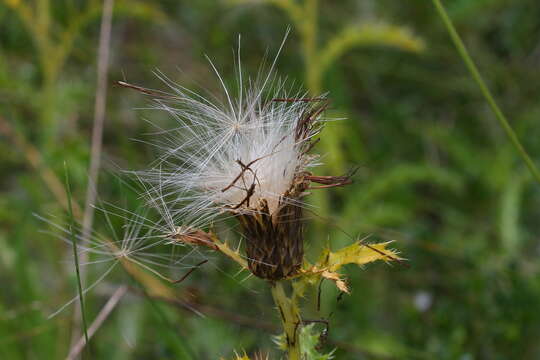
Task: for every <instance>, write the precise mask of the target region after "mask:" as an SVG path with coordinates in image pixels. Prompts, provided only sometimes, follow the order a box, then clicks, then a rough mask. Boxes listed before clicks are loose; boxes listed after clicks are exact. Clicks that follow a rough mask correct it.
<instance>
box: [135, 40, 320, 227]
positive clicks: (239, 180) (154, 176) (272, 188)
mask: <svg viewBox="0 0 540 360" xmlns="http://www.w3.org/2000/svg"><path fill="white" fill-rule="evenodd" d="M282 46H283V44H282ZM280 50H281V48H280ZM278 55H279V52H278ZM276 58H277V57H276ZM210 63H211V62H210ZM211 65H212V68H213V69H214V71H215V73H216V75H217V76H218V79H219V81H220V83H221V86H222V89H223V92H224V96H223V97H224V98H225V101H224V102H220V101H219V100H217V99H216V98H213V99H208V98H204V97H202V96H200V95H198V94H196V93H194V92H192V91H190V90H188V89H185V88H183V87H181V86H179V85H177V84H175V83H173V82H172V81H170V80H169V79H168V78H166V77H165V76H163V74H159V75H158V76H159V77H160V78H161V79H162V80H163V81H164V82H165V83H166V84H167V86H168V87H169V88H170V89H171V90H172V93H170V94H165V93H161V92H154V94H162V95H163V96H158V97H157V98H156V99H155V102H156V105H155V106H154V108H156V109H159V110H163V111H166V112H167V113H168V114H170V116H171V117H172V118H173V119H174V120H175V121H176V122H177V126H176V127H175V128H174V129H171V130H167V131H163V132H161V133H160V134H157V135H156V140H154V141H153V142H152V143H153V144H154V145H156V146H157V147H158V148H159V149H160V151H161V156H160V157H159V159H158V160H157V161H156V162H155V163H154V166H153V167H152V168H151V169H149V170H146V171H140V172H136V174H137V176H138V177H139V179H140V180H141V181H142V183H143V184H144V186H145V195H146V197H147V198H148V199H149V202H150V203H151V204H152V205H153V206H154V207H156V208H157V209H158V210H159V211H161V212H162V215H164V218H166V221H168V222H169V223H170V224H169V225H170V226H171V227H172V228H177V227H178V226H181V227H204V226H206V225H208V224H209V223H210V222H211V221H213V220H214V219H215V218H216V217H217V216H219V215H220V214H223V213H224V212H227V213H231V212H233V213H236V214H240V213H247V212H253V211H258V210H257V204H259V202H260V200H262V199H264V200H265V201H266V202H267V204H268V209H269V212H270V214H272V212H274V211H275V210H276V209H277V207H278V205H279V204H280V203H283V202H286V201H298V199H287V198H286V194H287V191H288V190H289V189H290V188H291V186H292V184H293V181H294V180H295V177H296V176H297V175H298V174H301V173H303V172H305V171H306V170H307V169H308V168H310V167H313V166H316V165H317V159H318V157H317V156H314V155H309V154H307V148H308V147H309V144H310V143H311V140H312V139H313V137H314V136H316V135H317V134H318V133H319V130H320V124H321V122H322V120H321V119H320V117H321V115H320V112H317V113H316V114H315V115H313V114H314V112H313V109H314V102H312V101H305V100H306V99H301V100H299V99H300V98H302V96H301V95H303V94H300V93H299V92H295V93H294V95H292V96H291V91H287V90H286V89H285V86H286V84H285V82H281V81H279V80H276V79H275V77H274V76H273V74H272V73H273V68H274V66H275V60H274V62H273V64H272V66H271V68H270V70H269V71H268V73H267V75H266V76H264V77H261V75H260V72H259V75H258V77H257V79H254V80H253V79H251V78H249V77H247V78H244V77H243V73H242V69H241V64H240V60H239V58H238V69H237V76H238V79H237V83H238V86H237V87H238V91H237V96H233V95H232V94H231V91H230V90H229V88H228V87H227V86H226V85H225V83H224V81H223V79H222V77H221V76H220V75H219V73H218V71H217V70H216V68H215V67H214V65H213V64H212V63H211ZM297 100H298V101H297ZM318 100H319V101H320V100H322V99H318ZM309 114H311V115H313V116H314V117H315V119H310V124H309V126H307V127H305V128H303V127H302V124H301V122H302V121H304V120H305V118H306V116H309ZM232 210H234V211H232ZM167 219H168V220H167Z"/></svg>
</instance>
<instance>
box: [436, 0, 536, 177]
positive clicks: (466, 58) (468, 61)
mask: <svg viewBox="0 0 540 360" xmlns="http://www.w3.org/2000/svg"><path fill="white" fill-rule="evenodd" d="M432 1H433V5H435V8H436V9H437V13H438V14H439V16H440V17H441V19H442V21H443V22H444V25H445V26H446V29H447V30H448V33H449V34H450V38H451V39H452V41H453V42H454V45H455V46H456V48H457V51H458V53H459V55H460V56H461V58H462V59H463V62H464V63H465V65H466V67H467V69H468V70H469V72H470V73H471V76H472V77H473V79H474V81H475V82H476V84H477V85H478V87H479V88H480V91H481V92H482V95H483V96H484V98H485V99H486V101H487V103H488V105H489V107H490V108H491V110H493V112H494V113H495V117H496V118H497V120H498V121H499V123H500V125H501V126H502V128H503V129H504V131H505V132H506V135H507V136H508V138H509V139H510V142H511V143H512V145H513V146H514V147H515V148H516V150H517V151H518V153H519V155H520V156H521V157H522V158H523V161H525V164H526V165H527V167H528V168H529V171H530V172H531V174H532V175H533V177H534V178H535V180H536V181H537V182H538V183H540V171H539V170H538V168H537V167H536V165H535V164H534V162H533V160H532V159H531V157H530V156H529V154H528V153H527V151H526V150H525V148H524V147H523V145H522V144H521V142H520V141H519V138H518V136H517V135H516V133H515V131H514V130H513V129H512V127H511V126H510V123H509V122H508V120H507V119H506V116H505V115H504V114H503V112H502V111H501V109H500V108H499V106H498V105H497V102H496V101H495V99H494V97H493V95H492V94H491V91H490V90H489V88H488V87H487V85H486V83H485V82H484V80H483V78H482V75H480V72H479V71H478V68H477V67H476V65H475V63H474V61H473V60H472V58H471V56H470V55H469V52H468V51H467V48H466V47H465V44H464V43H463V41H462V40H461V38H460V36H459V34H458V33H457V31H456V28H455V27H454V24H453V23H452V20H451V19H450V17H449V16H448V13H447V12H446V10H445V8H444V6H443V5H442V3H441V1H440V0H432Z"/></svg>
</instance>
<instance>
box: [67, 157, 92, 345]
mask: <svg viewBox="0 0 540 360" xmlns="http://www.w3.org/2000/svg"><path fill="white" fill-rule="evenodd" d="M64 172H65V175H66V196H67V200H68V218H69V219H68V220H69V222H68V230H69V234H70V237H71V242H72V244H73V257H74V259H75V272H76V274H77V290H78V292H79V303H80V305H81V315H82V326H83V330H84V340H85V343H86V344H88V331H87V326H86V316H85V313H84V294H83V289H82V283H81V272H80V269H79V256H78V253H77V237H76V236H75V234H74V233H73V229H74V228H75V219H74V217H73V206H72V203H71V188H70V185H69V175H68V170H67V165H66V163H65V162H64Z"/></svg>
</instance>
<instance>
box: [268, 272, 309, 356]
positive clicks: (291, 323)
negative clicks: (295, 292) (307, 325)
mask: <svg viewBox="0 0 540 360" xmlns="http://www.w3.org/2000/svg"><path fill="white" fill-rule="evenodd" d="M270 289H271V291H272V297H273V298H274V302H275V304H276V306H277V308H278V311H279V316H280V318H281V323H282V325H283V332H284V333H285V340H284V345H285V348H286V350H287V354H288V360H300V359H301V358H302V357H301V352H300V338H299V336H298V333H299V330H300V322H301V318H300V310H299V309H298V305H297V303H296V302H295V301H293V299H292V298H289V297H287V295H286V294H285V290H284V289H283V284H282V282H281V281H276V282H273V283H272V284H271V285H270Z"/></svg>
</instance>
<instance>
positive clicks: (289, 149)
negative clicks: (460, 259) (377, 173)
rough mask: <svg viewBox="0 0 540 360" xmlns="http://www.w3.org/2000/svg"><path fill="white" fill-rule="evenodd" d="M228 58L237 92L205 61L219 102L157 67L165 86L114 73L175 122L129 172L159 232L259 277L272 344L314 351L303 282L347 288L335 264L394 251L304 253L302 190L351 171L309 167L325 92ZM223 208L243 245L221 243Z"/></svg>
mask: <svg viewBox="0 0 540 360" xmlns="http://www.w3.org/2000/svg"><path fill="white" fill-rule="evenodd" d="M282 46H283V44H282ZM280 51H281V48H280ZM278 54H279V52H278ZM276 58H277V57H276ZM211 64H212V63H211ZM237 64H238V69H237V74H238V81H237V85H238V86H237V88H238V91H237V94H236V96H235V95H233V93H232V91H231V90H230V89H229V87H228V86H227V85H226V84H225V81H224V80H223V79H222V77H221V76H220V75H219V73H218V71H217V70H216V67H215V66H214V65H213V64H212V68H213V69H214V71H215V72H216V74H217V76H218V78H219V81H220V83H221V86H222V89H223V93H224V96H223V98H224V100H223V101H222V102H220V101H219V100H215V99H216V98H214V99H209V98H205V97H203V96H201V95H198V94H197V93H195V92H192V91H191V90H188V89H186V88H184V87H182V86H179V85H177V84H175V83H173V82H172V81H170V80H169V79H168V78H166V77H165V76H164V75H163V74H159V76H160V78H161V79H162V80H163V81H164V82H165V83H166V84H167V86H168V87H169V89H170V91H169V92H162V91H156V90H150V89H146V88H142V87H139V86H136V85H132V84H129V83H126V82H119V84H120V85H122V86H124V87H128V88H132V89H136V90H139V91H141V92H143V93H145V94H147V95H150V96H152V97H153V98H154V101H155V106H154V107H155V108H157V109H160V110H163V111H165V112H166V113H168V114H170V116H171V117H172V118H173V119H174V120H175V121H176V122H177V126H176V127H175V128H174V129H173V130H169V131H160V134H159V142H157V143H156V146H157V147H158V148H159V149H160V150H161V156H160V157H159V158H158V159H157V161H156V162H155V163H154V166H153V167H152V168H150V169H148V170H144V171H137V172H134V173H135V174H136V176H137V177H138V179H139V180H140V181H141V183H142V184H143V187H144V193H143V195H144V196H145V197H146V199H147V200H148V202H147V203H148V204H149V205H150V206H151V207H153V208H155V209H156V210H157V211H158V212H159V213H160V215H161V218H162V222H163V223H164V224H165V225H164V226H160V229H161V231H162V232H163V234H162V236H163V238H164V239H166V240H165V241H166V242H167V243H168V244H170V245H183V246H190V247H197V248H199V249H207V250H209V251H214V252H220V253H222V254H224V255H225V256H227V257H229V258H230V259H232V260H233V261H235V262H236V263H237V264H238V265H239V266H240V267H241V268H242V269H244V270H246V271H249V272H250V273H251V274H253V275H254V276H256V277H258V278H260V279H261V280H263V281H265V282H266V283H267V284H268V286H269V287H270V290H271V293H272V297H273V299H274V302H275V306H276V309H277V312H278V314H279V317H280V319H281V322H282V325H283V335H282V336H281V337H278V339H279V340H278V342H279V345H280V347H281V348H282V349H283V350H285V351H286V352H287V354H288V359H290V360H295V359H307V358H315V357H313V356H312V355H310V354H312V353H314V351H315V350H314V349H312V348H311V347H309V346H307V347H306V346H305V345H303V344H302V341H303V338H302V336H301V334H306V335H305V337H306V339H307V338H308V337H309V336H311V337H313V336H315V335H313V334H312V333H313V332H312V331H311V327H309V328H306V329H308V330H310V331H303V329H304V325H307V323H306V322H305V321H304V320H303V318H302V315H301V307H300V300H301V299H302V297H303V296H304V294H305V292H306V290H307V289H308V287H310V286H318V285H319V283H320V282H321V281H323V280H324V279H328V280H330V281H333V282H334V283H335V284H336V286H337V287H338V289H339V290H340V291H342V292H345V293H348V292H349V288H348V286H347V284H346V281H345V279H344V278H343V276H342V275H341V274H340V273H339V272H338V271H339V270H340V268H341V267H342V266H343V265H345V264H350V263H354V264H357V265H363V264H366V263H369V262H372V261H376V260H384V261H392V260H399V258H398V257H397V255H396V253H395V252H394V251H392V250H389V249H387V248H386V247H387V243H381V244H372V245H369V244H365V243H363V242H361V241H358V242H356V243H354V244H352V245H350V246H348V247H346V248H344V249H341V250H339V251H336V252H333V251H331V250H330V249H329V248H327V249H325V250H324V251H323V253H322V254H321V255H320V257H319V259H318V260H317V261H316V262H313V263H312V262H310V261H308V260H307V259H306V258H305V256H304V236H303V232H304V225H305V221H304V216H303V212H304V211H305V208H306V207H307V206H308V205H307V204H306V203H305V201H304V198H305V197H307V196H309V194H310V193H311V192H314V191H328V189H331V188H334V187H339V186H346V185H348V184H350V183H351V181H352V180H351V176H350V174H349V175H326V174H315V173H314V170H315V169H316V168H317V166H318V165H320V164H321V159H320V156H319V155H317V154H314V153H313V152H312V150H313V148H314V147H315V145H316V144H317V142H318V141H319V139H320V137H322V136H324V135H323V133H322V131H323V127H324V124H325V117H324V111H325V110H326V108H327V107H328V100H327V98H326V97H325V96H318V97H308V96H307V95H306V94H305V93H303V92H301V91H293V90H289V89H288V86H287V83H286V82H284V81H280V80H279V79H277V78H276V77H275V76H274V75H273V72H274V71H273V70H274V67H275V64H276V60H274V62H273V63H272V65H271V67H270V70H269V71H268V73H267V74H266V75H260V74H261V73H262V72H260V73H259V76H258V77H257V78H254V79H253V78H251V77H249V76H245V75H244V74H243V71H242V68H241V62H240V58H238V61H237ZM228 218H234V219H235V221H237V222H238V223H239V225H240V227H239V228H240V231H239V232H240V236H241V238H242V241H243V242H244V244H245V245H244V246H239V247H232V246H230V245H229V244H228V243H227V242H226V241H222V240H221V239H220V234H219V232H217V231H215V226H214V225H215V224H216V222H218V221H222V220H225V219H228ZM225 223H226V224H228V223H227V222H225ZM311 343H313V341H311ZM321 356H323V355H321ZM317 358H330V355H329V354H327V355H325V356H323V357H317Z"/></svg>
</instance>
